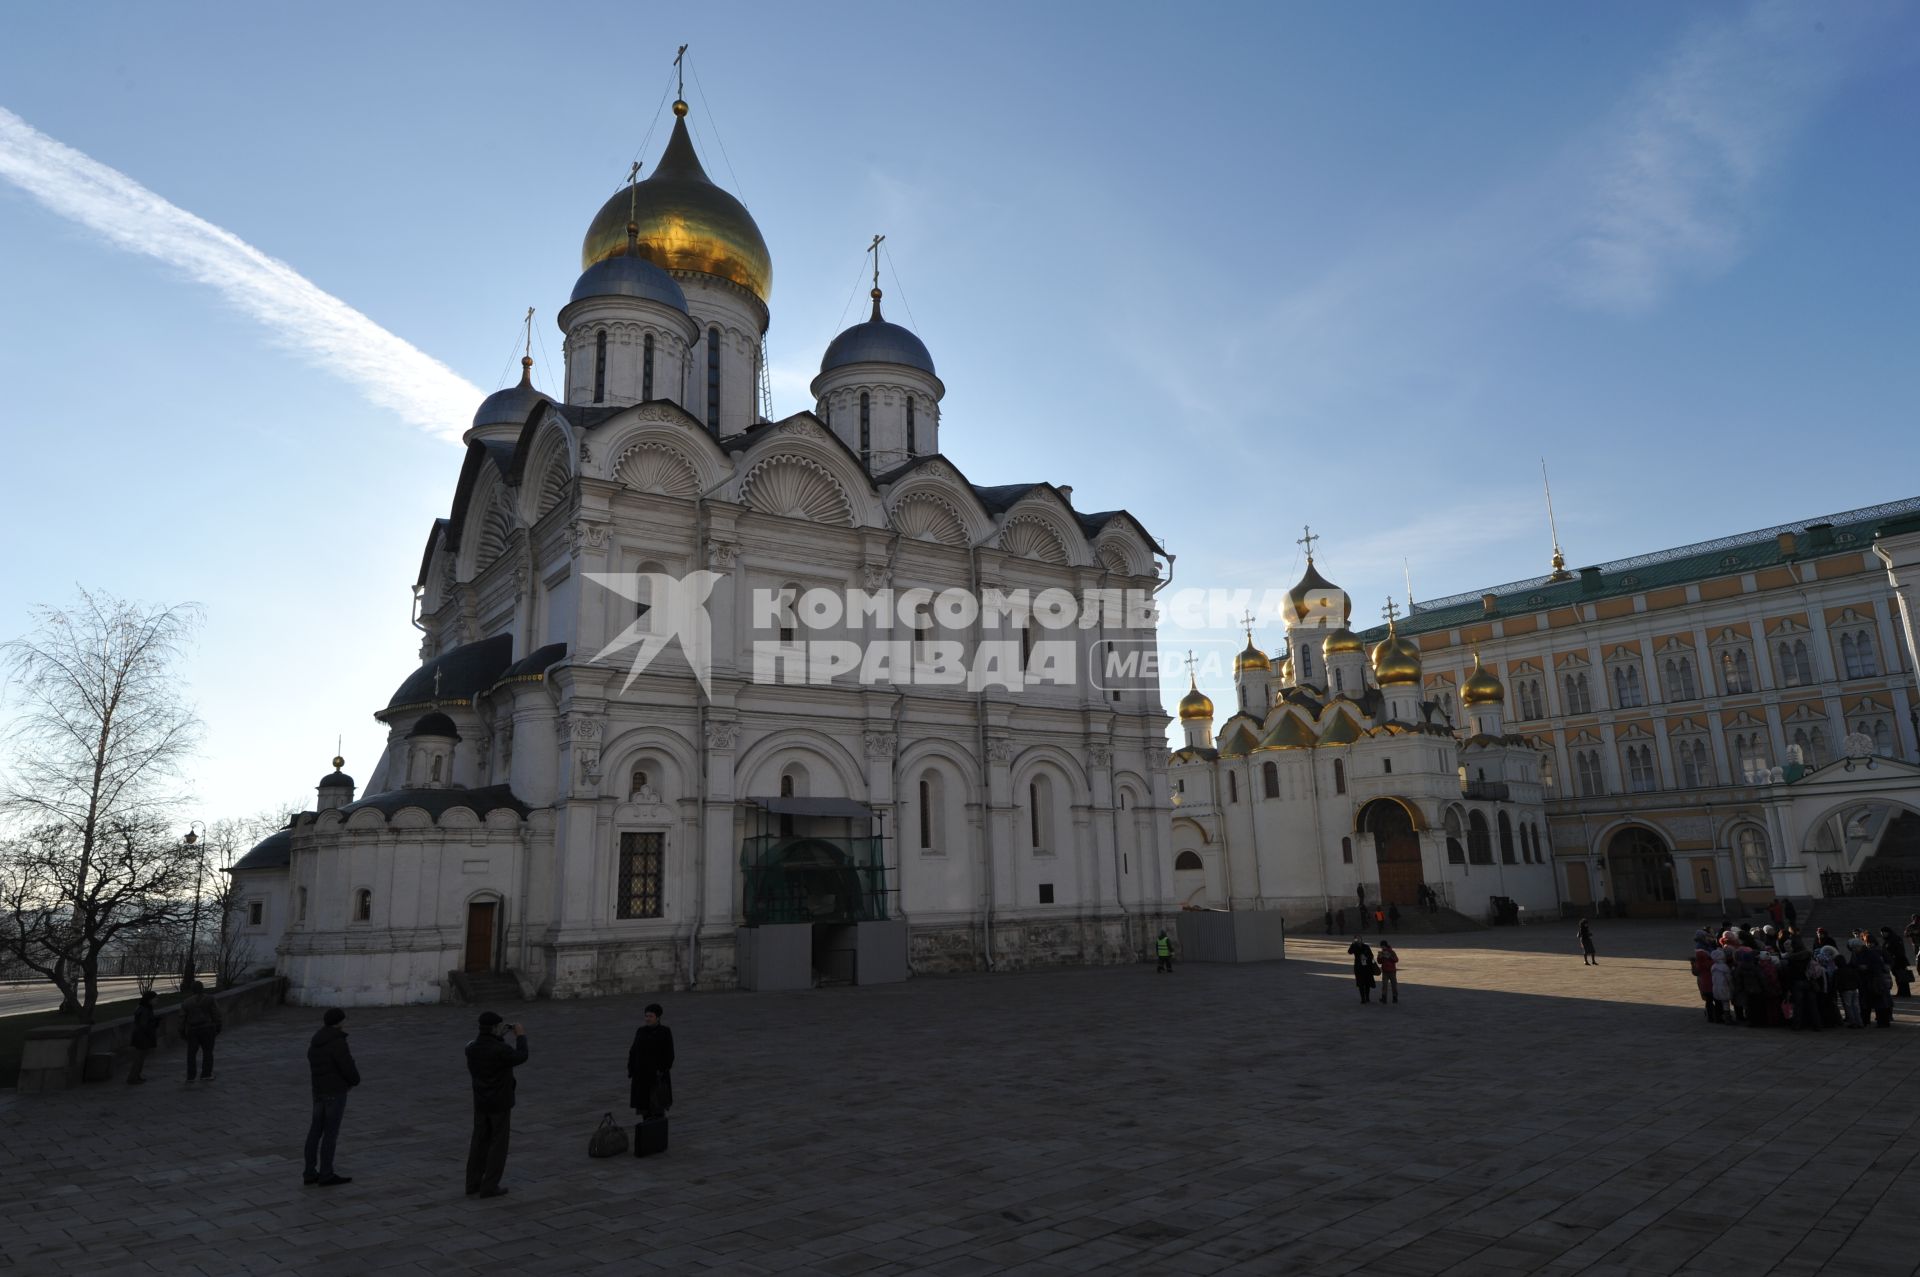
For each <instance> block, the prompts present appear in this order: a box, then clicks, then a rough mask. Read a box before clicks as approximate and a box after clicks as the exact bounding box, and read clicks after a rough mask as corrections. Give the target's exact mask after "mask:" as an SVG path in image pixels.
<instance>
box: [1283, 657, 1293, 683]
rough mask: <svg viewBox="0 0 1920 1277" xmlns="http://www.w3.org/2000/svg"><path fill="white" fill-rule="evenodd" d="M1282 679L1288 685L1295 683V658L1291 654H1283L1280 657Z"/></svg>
mask: <svg viewBox="0 0 1920 1277" xmlns="http://www.w3.org/2000/svg"><path fill="white" fill-rule="evenodd" d="M1280 681H1281V682H1282V683H1285V684H1287V685H1288V686H1292V684H1293V658H1292V657H1291V656H1283V657H1281V658H1280Z"/></svg>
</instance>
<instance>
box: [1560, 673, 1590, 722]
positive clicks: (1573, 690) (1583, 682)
mask: <svg viewBox="0 0 1920 1277" xmlns="http://www.w3.org/2000/svg"><path fill="white" fill-rule="evenodd" d="M1562 681H1563V682H1564V683H1565V684H1566V689H1567V713H1569V714H1591V713H1593V689H1592V688H1591V687H1589V686H1588V685H1587V674H1586V671H1585V670H1582V671H1580V672H1579V673H1577V674H1568V675H1567V676H1566V677H1565V679H1563V680H1562Z"/></svg>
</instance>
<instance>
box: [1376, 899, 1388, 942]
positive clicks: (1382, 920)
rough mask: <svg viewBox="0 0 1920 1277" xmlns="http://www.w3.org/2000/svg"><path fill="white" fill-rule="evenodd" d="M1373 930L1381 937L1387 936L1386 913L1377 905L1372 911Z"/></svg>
mask: <svg viewBox="0 0 1920 1277" xmlns="http://www.w3.org/2000/svg"><path fill="white" fill-rule="evenodd" d="M1373 929H1374V930H1375V931H1377V932H1379V933H1380V934H1381V935H1383V936H1384V935H1386V934H1387V911H1386V910H1385V909H1382V908H1380V907H1379V906H1378V905H1375V906H1374V909H1373Z"/></svg>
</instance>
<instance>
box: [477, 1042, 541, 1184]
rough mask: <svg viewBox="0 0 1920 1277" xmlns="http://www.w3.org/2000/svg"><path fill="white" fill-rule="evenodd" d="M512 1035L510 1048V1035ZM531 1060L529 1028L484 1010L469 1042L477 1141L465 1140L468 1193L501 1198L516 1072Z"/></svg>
mask: <svg viewBox="0 0 1920 1277" xmlns="http://www.w3.org/2000/svg"><path fill="white" fill-rule="evenodd" d="M509 1033H511V1034H512V1035H513V1039H514V1041H513V1045H512V1046H508V1045H507V1043H506V1035H507V1034H509ZM526 1062H527V1029H526V1026H525V1025H522V1024H508V1023H506V1021H505V1020H504V1019H503V1018H502V1017H501V1016H500V1015H499V1013H497V1012H494V1011H482V1012H481V1013H480V1034H479V1036H478V1037H476V1038H474V1040H473V1041H471V1042H469V1043H467V1072H468V1073H469V1074H471V1075H472V1076H473V1139H472V1140H471V1141H470V1142H469V1143H468V1144H467V1196H469V1197H473V1196H476V1195H477V1196H480V1197H499V1196H501V1195H502V1194H504V1193H505V1192H506V1191H507V1190H506V1189H504V1188H502V1187H500V1176H501V1174H502V1173H503V1172H505V1170H506V1169H507V1139H508V1136H509V1135H510V1134H511V1128H512V1125H513V1092H514V1077H513V1071H514V1069H516V1068H518V1067H519V1066H520V1065H522V1064H525V1063H526Z"/></svg>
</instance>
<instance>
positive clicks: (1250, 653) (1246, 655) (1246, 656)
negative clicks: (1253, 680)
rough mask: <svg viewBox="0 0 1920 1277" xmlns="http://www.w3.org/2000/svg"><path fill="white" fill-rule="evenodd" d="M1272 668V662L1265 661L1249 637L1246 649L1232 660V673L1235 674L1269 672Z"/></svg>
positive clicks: (1264, 656)
mask: <svg viewBox="0 0 1920 1277" xmlns="http://www.w3.org/2000/svg"><path fill="white" fill-rule="evenodd" d="M1272 668H1273V662H1271V661H1269V660H1268V659H1267V654H1266V653H1265V652H1263V651H1261V650H1260V649H1259V648H1258V647H1255V646H1254V643H1253V637H1252V636H1251V635H1249V636H1248V637H1247V646H1246V648H1245V649H1244V650H1243V651H1241V653H1240V655H1238V656H1236V657H1234V658H1233V672H1234V673H1235V674H1244V673H1245V672H1246V671H1248V670H1271V669H1272Z"/></svg>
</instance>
